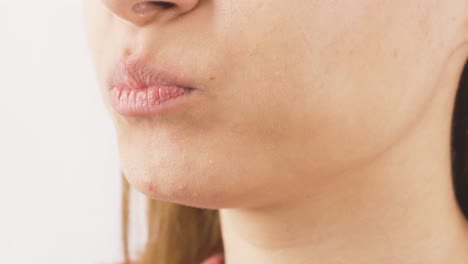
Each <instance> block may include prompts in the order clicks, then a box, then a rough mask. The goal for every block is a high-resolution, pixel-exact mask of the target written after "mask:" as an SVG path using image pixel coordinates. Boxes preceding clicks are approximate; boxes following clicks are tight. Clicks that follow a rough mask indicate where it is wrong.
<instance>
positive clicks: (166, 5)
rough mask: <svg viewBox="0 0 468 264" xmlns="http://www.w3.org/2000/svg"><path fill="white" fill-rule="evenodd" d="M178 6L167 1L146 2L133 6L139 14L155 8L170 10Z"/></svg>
mask: <svg viewBox="0 0 468 264" xmlns="http://www.w3.org/2000/svg"><path fill="white" fill-rule="evenodd" d="M175 6H176V4H174V3H172V2H166V1H146V2H141V3H138V4H136V5H134V6H133V10H134V11H135V12H137V13H146V12H148V11H150V10H152V9H154V8H160V9H170V8H173V7H175Z"/></svg>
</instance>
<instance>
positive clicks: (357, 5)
mask: <svg viewBox="0 0 468 264" xmlns="http://www.w3.org/2000/svg"><path fill="white" fill-rule="evenodd" d="M141 2H144V1H137V0H131V1H123V0H106V1H97V0H85V2H84V3H85V5H84V10H85V16H86V21H87V23H86V24H87V32H88V36H89V37H88V39H89V46H90V50H91V52H92V55H93V58H94V61H95V66H96V72H97V78H98V82H99V84H100V87H101V91H102V95H103V101H104V103H105V105H106V107H107V108H108V111H109V112H110V114H111V116H112V118H113V120H114V123H115V127H116V131H117V136H118V144H119V150H120V156H121V166H122V170H123V172H124V173H125V175H126V177H127V178H128V180H129V181H130V183H131V184H132V185H133V186H134V187H135V188H136V189H138V190H140V191H141V192H143V193H145V194H146V195H148V196H149V197H150V198H153V199H158V200H165V201H170V202H174V203H180V204H185V205H189V206H195V207H202V208H213V209H220V212H221V220H222V232H223V238H224V242H225V253H226V263H403V264H405V263H466V262H467V261H468V256H467V254H468V251H466V248H467V246H468V241H467V239H468V233H467V225H466V221H465V219H463V217H462V215H461V213H460V211H459V209H458V208H457V205H456V201H455V200H454V197H453V190H452V186H451V176H450V173H451V171H450V146H449V140H450V126H451V115H452V109H453V103H454V98H455V93H456V90H457V84H458V80H459V77H460V74H461V71H462V68H463V66H464V64H465V62H466V60H467V57H468V45H467V44H466V43H467V42H466V41H467V40H468V12H466V10H468V1H466V0H451V1H446V0H411V1H407V0H405V1H403V0H394V1H388V0H356V1H350V0H333V1H318V0H295V1H294V4H292V3H291V1H280V0H236V1H234V0H218V1H211V0H206V1H204V0H173V1H169V0H168V1H167V2H170V3H173V4H174V5H175V7H174V8H171V9H165V10H162V9H158V8H157V7H155V6H153V7H152V8H151V9H150V10H149V11H148V13H145V14H140V15H138V14H136V13H135V12H133V11H132V7H133V6H134V5H135V4H138V3H141ZM132 56H133V57H141V58H145V59H147V60H150V61H152V62H154V63H162V64H164V65H169V67H170V68H171V69H173V70H176V71H178V72H180V73H183V74H187V75H189V76H190V78H191V79H192V81H193V87H195V88H197V89H198V90H197V95H196V97H195V98H194V100H193V103H190V104H186V105H183V106H181V107H177V108H174V109H172V110H171V111H168V112H166V113H164V114H163V115H159V116H149V117H127V116H122V115H119V114H118V113H116V112H115V111H114V110H113V109H112V108H111V107H110V106H109V95H108V88H107V87H106V82H105V81H106V78H107V76H108V73H109V70H110V69H111V67H112V65H113V63H114V62H115V61H116V60H117V59H119V58H122V57H132ZM279 249H281V250H279ZM369 249H372V251H370V250H369Z"/></svg>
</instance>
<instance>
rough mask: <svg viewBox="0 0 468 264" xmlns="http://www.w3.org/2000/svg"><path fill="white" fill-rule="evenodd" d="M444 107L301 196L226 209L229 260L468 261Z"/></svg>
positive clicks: (223, 220)
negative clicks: (357, 164)
mask: <svg viewBox="0 0 468 264" xmlns="http://www.w3.org/2000/svg"><path fill="white" fill-rule="evenodd" d="M438 109H439V110H440V109H441V108H438ZM445 110H446V113H444V114H441V113H439V115H437V114H434V113H433V112H432V113H429V114H428V115H431V114H432V116H431V117H430V118H429V117H427V118H424V117H422V118H421V119H420V121H419V122H418V124H417V125H415V126H414V127H413V128H411V129H409V130H408V133H406V134H405V136H404V137H402V138H401V139H400V140H399V142H398V143H396V144H394V145H393V146H392V147H391V148H389V149H388V150H386V151H385V152H384V153H382V154H381V155H379V157H376V158H375V159H374V160H373V161H372V162H369V163H367V164H365V166H361V167H360V168H355V169H353V171H352V172H350V171H348V172H347V173H346V174H341V175H334V176H333V177H328V178H327V183H326V184H322V185H321V186H319V188H313V186H311V188H310V192H309V193H307V194H304V195H303V197H302V198H297V197H296V198H294V200H288V201H282V202H281V203H274V204H270V205H268V206H264V207H261V208H260V207H257V208H248V209H245V208H244V209H221V210H220V216H221V223H222V234H223V239H224V246H225V258H226V263H227V264H233V263H246V264H249V263H256V264H262V263H268V264H272V263H273V264H274V263H321V264H334V263H359V264H366V263H369V264H370V263H399V264H407V263H408V264H409V263H434V264H435V263H467V261H468V251H466V248H467V246H468V229H467V224H466V221H465V219H464V217H463V215H462V214H461V211H460V209H459V208H458V205H457V203H456V200H455V196H454V192H453V187H452V179H451V177H452V176H451V161H450V140H449V139H450V123H449V121H450V120H448V121H445V120H447V118H446V116H447V115H446V114H448V113H449V112H450V111H451V109H448V107H446V108H445ZM441 124H443V125H441Z"/></svg>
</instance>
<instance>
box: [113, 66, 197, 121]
mask: <svg viewBox="0 0 468 264" xmlns="http://www.w3.org/2000/svg"><path fill="white" fill-rule="evenodd" d="M189 83H190V80H189V79H188V77H187V76H186V75H183V74H181V73H178V72H174V71H169V70H168V69H167V68H164V67H162V66H159V65H155V64H150V63H147V62H145V61H144V60H120V61H118V62H117V63H116V64H115V65H114V67H113V68H112V71H111V74H110V75H109V79H108V84H109V85H108V86H109V89H110V93H109V95H110V102H111V105H112V107H113V108H114V110H115V111H116V112H118V113H120V114H122V115H127V116H141V115H157V114H162V113H163V112H166V110H169V109H171V108H173V107H175V106H176V105H179V104H181V103H182V102H183V101H184V100H185V101H186V100H187V99H188V97H189V95H190V94H192V93H193V91H194V90H195V88H193V87H190V85H189Z"/></svg>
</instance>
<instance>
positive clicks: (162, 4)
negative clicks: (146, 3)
mask: <svg viewBox="0 0 468 264" xmlns="http://www.w3.org/2000/svg"><path fill="white" fill-rule="evenodd" d="M151 4H152V5H154V6H158V7H161V8H163V9H169V8H171V7H174V6H176V4H174V3H172V2H165V1H151Z"/></svg>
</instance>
